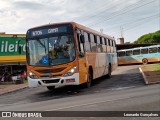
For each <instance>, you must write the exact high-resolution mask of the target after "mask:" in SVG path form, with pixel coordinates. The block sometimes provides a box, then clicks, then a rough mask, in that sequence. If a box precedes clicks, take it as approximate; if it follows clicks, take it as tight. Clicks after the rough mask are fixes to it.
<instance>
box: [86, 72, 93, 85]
mask: <svg viewBox="0 0 160 120" xmlns="http://www.w3.org/2000/svg"><path fill="white" fill-rule="evenodd" d="M91 85H92V74H91V72H90V71H88V76H87V83H86V86H87V88H90V87H91Z"/></svg>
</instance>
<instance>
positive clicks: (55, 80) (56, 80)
mask: <svg viewBox="0 0 160 120" xmlns="http://www.w3.org/2000/svg"><path fill="white" fill-rule="evenodd" d="M59 80H60V79H54V80H42V82H43V83H58V82H59Z"/></svg>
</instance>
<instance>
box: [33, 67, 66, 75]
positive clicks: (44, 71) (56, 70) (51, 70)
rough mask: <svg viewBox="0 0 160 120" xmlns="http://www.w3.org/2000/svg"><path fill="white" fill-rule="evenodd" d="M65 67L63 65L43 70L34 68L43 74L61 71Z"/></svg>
mask: <svg viewBox="0 0 160 120" xmlns="http://www.w3.org/2000/svg"><path fill="white" fill-rule="evenodd" d="M64 69H65V67H63V68H55V69H45V70H36V71H37V72H39V73H41V74H44V73H58V72H61V71H63V70H64Z"/></svg>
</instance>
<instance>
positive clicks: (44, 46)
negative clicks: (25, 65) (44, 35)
mask: <svg viewBox="0 0 160 120" xmlns="http://www.w3.org/2000/svg"><path fill="white" fill-rule="evenodd" d="M37 41H38V42H39V44H40V45H41V46H42V47H44V49H45V53H46V51H47V50H46V46H45V45H44V44H43V43H42V42H41V41H40V40H39V39H38V40H37Z"/></svg>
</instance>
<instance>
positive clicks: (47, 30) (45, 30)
mask: <svg viewBox="0 0 160 120" xmlns="http://www.w3.org/2000/svg"><path fill="white" fill-rule="evenodd" d="M71 31H72V29H71V26H69V25H63V26H62V25H61V26H47V27H40V28H35V29H31V30H29V31H28V32H27V37H38V36H42V35H50V34H56V33H70V32H71Z"/></svg>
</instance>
